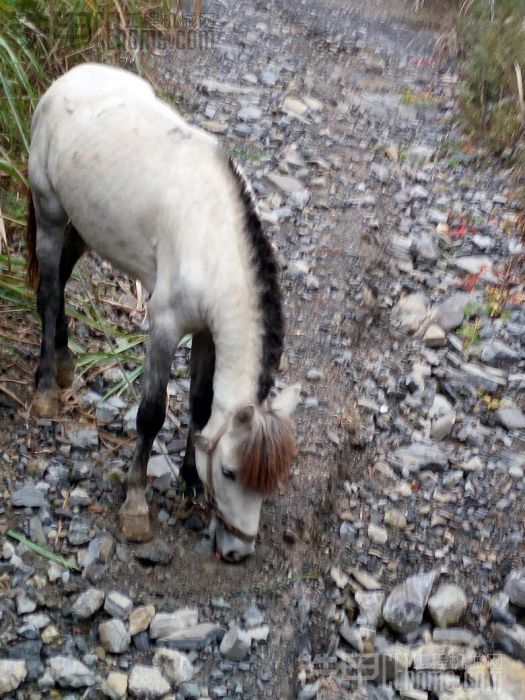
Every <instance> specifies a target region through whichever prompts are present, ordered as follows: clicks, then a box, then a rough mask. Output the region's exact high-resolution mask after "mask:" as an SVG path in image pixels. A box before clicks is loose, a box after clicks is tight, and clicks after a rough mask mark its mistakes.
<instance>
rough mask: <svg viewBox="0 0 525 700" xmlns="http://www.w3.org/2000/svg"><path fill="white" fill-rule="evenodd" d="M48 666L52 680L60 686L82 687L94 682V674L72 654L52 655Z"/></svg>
mask: <svg viewBox="0 0 525 700" xmlns="http://www.w3.org/2000/svg"><path fill="white" fill-rule="evenodd" d="M49 668H50V671H51V675H52V677H53V680H54V681H55V683H58V685H59V686H61V687H62V688H82V687H83V686H86V685H94V683H95V674H94V673H93V672H92V671H90V670H89V668H88V667H87V666H84V664H83V663H81V662H80V661H77V659H75V658H73V657H72V656H53V657H52V658H51V659H49Z"/></svg>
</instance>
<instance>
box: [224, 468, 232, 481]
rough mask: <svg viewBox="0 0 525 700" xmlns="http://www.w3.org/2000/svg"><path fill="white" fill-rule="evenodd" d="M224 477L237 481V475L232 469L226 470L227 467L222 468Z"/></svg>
mask: <svg viewBox="0 0 525 700" xmlns="http://www.w3.org/2000/svg"><path fill="white" fill-rule="evenodd" d="M221 469H222V473H223V476H224V477H225V478H226V479H229V480H230V481H235V473H234V472H232V471H231V469H226V467H221Z"/></svg>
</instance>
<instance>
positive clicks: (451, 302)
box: [434, 292, 475, 331]
mask: <svg viewBox="0 0 525 700" xmlns="http://www.w3.org/2000/svg"><path fill="white" fill-rule="evenodd" d="M473 303H475V302H474V297H473V296H472V295H471V294H467V293H466V292H457V293H456V294H453V295H452V296H451V297H449V298H448V299H446V300H445V301H443V302H441V304H438V305H437V306H435V307H434V311H435V313H436V322H437V323H438V325H439V326H440V327H441V328H443V330H444V331H453V330H455V329H456V328H458V327H459V326H461V325H462V323H463V321H464V320H465V309H466V308H467V307H468V306H469V305H472V304H473Z"/></svg>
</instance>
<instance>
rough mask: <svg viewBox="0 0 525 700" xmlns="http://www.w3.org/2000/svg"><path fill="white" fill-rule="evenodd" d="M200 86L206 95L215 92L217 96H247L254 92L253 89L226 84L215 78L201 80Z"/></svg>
mask: <svg viewBox="0 0 525 700" xmlns="http://www.w3.org/2000/svg"><path fill="white" fill-rule="evenodd" d="M200 86H201V88H202V90H204V92H207V93H208V94H212V93H214V92H216V93H218V94H219V95H247V94H250V93H253V92H256V91H255V90H254V88H253V87H248V86H245V85H235V84H234V83H227V82H225V81H221V80H216V79H215V78H205V79H204V80H201V83H200Z"/></svg>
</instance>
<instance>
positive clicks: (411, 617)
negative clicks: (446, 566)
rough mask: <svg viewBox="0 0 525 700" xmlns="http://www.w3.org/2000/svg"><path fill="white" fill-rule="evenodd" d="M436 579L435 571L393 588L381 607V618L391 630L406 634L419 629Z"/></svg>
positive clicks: (408, 579)
mask: <svg viewBox="0 0 525 700" xmlns="http://www.w3.org/2000/svg"><path fill="white" fill-rule="evenodd" d="M436 577H437V572H436V571H430V572H428V573H422V574H415V575H414V576H409V577H408V578H407V579H406V581H404V582H403V583H400V584H399V585H398V586H396V587H395V588H394V590H393V591H392V593H391V594H390V595H389V596H388V598H387V599H386V602H385V604H384V606H383V617H384V619H385V621H386V622H387V624H388V625H390V627H392V629H394V630H395V631H396V632H401V633H403V634H406V633H408V632H413V631H414V630H416V629H417V628H418V627H419V625H420V624H421V621H422V619H423V613H424V612H425V608H426V605H427V602H428V599H429V597H430V593H431V591H432V586H433V585H434V581H435V580H436Z"/></svg>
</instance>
